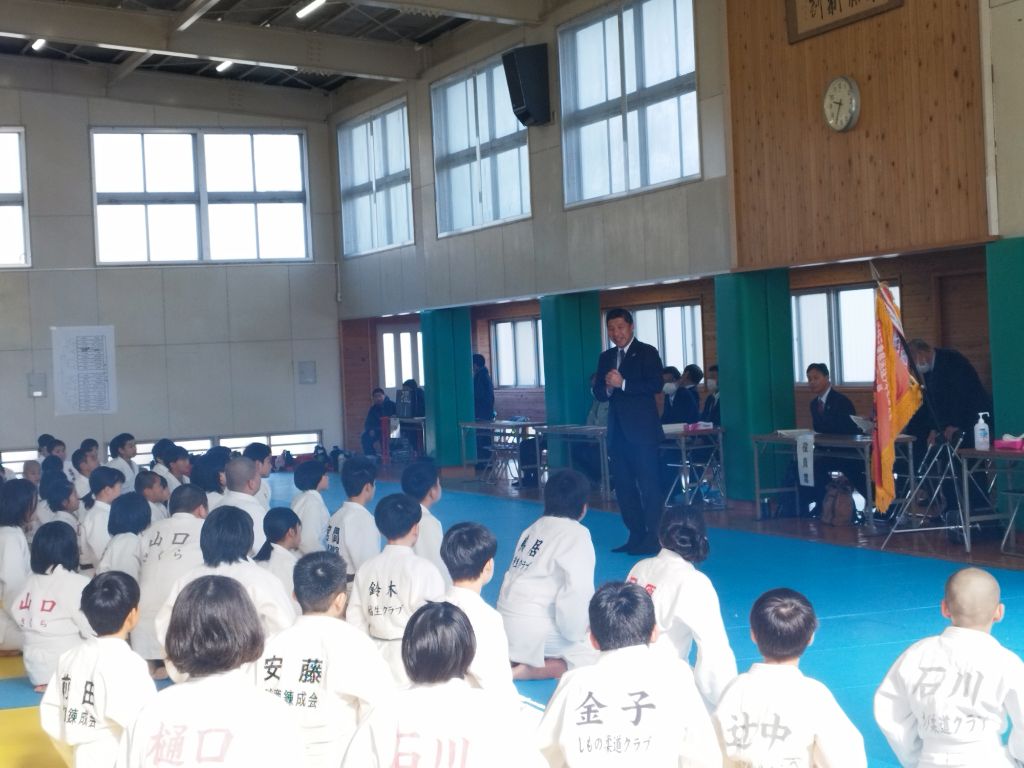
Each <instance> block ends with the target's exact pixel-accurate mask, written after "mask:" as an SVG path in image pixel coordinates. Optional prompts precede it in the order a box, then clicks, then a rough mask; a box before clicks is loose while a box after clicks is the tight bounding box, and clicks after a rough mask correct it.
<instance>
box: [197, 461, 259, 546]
mask: <svg viewBox="0 0 1024 768" xmlns="http://www.w3.org/2000/svg"><path fill="white" fill-rule="evenodd" d="M224 477H225V479H226V481H227V491H225V493H224V495H223V496H222V497H221V499H220V503H219V504H217V505H216V506H211V507H210V511H211V512H212V511H213V510H214V509H216V508H217V507H219V506H231V507H238V508H239V509H241V510H243V511H244V512H245V513H246V514H247V515H249V519H250V520H252V535H253V542H252V547H253V548H252V551H250V552H249V554H250V555H255V554H256V553H257V552H259V551H260V549H262V548H263V542H264V541H266V540H267V537H266V535H265V534H264V533H263V518H264V517H266V515H267V507H264V506H263V503H262V502H261V501H259V500H258V499H257V498H256V494H257V493H258V492H259V489H260V481H261V478H260V470H259V467H258V466H257V465H256V463H255V462H253V461H252V460H251V459H246V458H244V457H241V456H239V457H237V458H234V459H231V461H229V462H228V463H227V464H226V465H225V467H224Z"/></svg>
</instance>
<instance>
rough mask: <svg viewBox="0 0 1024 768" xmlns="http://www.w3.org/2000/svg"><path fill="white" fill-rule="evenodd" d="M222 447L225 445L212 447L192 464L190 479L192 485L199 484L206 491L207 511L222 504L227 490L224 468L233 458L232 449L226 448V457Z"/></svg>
mask: <svg viewBox="0 0 1024 768" xmlns="http://www.w3.org/2000/svg"><path fill="white" fill-rule="evenodd" d="M220 448H223V446H220V445H218V446H215V447H214V448H211V449H210V450H209V451H207V452H206V453H204V454H203V455H202V456H200V457H199V458H198V459H196V461H195V464H193V465H192V475H191V476H190V480H191V481H192V485H195V486H198V487H199V488H200V490H203V491H205V492H206V503H207V511H212V510H214V509H216V508H217V507H219V506H220V505H221V500H222V499H223V498H224V493H225V490H226V486H225V483H226V481H227V478H226V477H225V475H224V468H225V467H226V466H227V462H228V459H230V458H231V451H230V450H228V449H226V448H225V449H224V450H227V451H228V454H227V458H225V456H224V452H223V451H221V450H219V449H220Z"/></svg>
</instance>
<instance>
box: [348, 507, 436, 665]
mask: <svg viewBox="0 0 1024 768" xmlns="http://www.w3.org/2000/svg"><path fill="white" fill-rule="evenodd" d="M420 514H421V513H420V505H419V502H417V501H416V500H415V499H414V498H412V497H411V496H406V495H405V494H404V493H394V494H392V495H390V496H386V497H384V498H383V499H381V500H380V502H379V503H378V504H377V509H376V510H375V511H374V520H375V522H376V524H377V529H378V530H379V531H380V532H381V534H382V535H383V536H384V538H385V539H386V540H387V542H388V543H387V546H386V547H384V550H383V551H382V552H381V553H380V554H379V555H377V556H376V557H372V558H370V559H369V560H367V561H366V562H365V563H363V565H362V566H360V568H359V570H358V571H357V572H356V578H355V580H354V581H353V582H352V594H351V596H350V597H349V607H348V612H347V613H346V618H347V619H348V621H349V622H351V623H352V624H353V625H354V626H356V627H358V628H359V629H361V630H363V631H364V632H366V633H367V634H368V635H369V636H370V637H371V638H372V639H373V641H374V643H376V645H377V648H378V649H379V650H380V651H381V653H382V654H383V655H384V660H385V661H387V663H388V665H389V666H390V667H391V672H392V674H393V675H394V677H395V681H396V682H397V683H399V684H404V683H407V682H408V679H407V678H406V676H405V667H404V666H403V664H402V649H401V644H402V633H403V632H404V631H405V625H406V623H408V621H409V617H410V616H411V615H412V613H413V611H415V610H416V609H417V608H419V607H420V606H421V605H423V604H424V603H426V602H427V601H436V600H443V599H444V580H443V579H442V578H441V574H440V573H439V572H438V570H437V568H435V567H434V565H433V563H431V562H430V561H428V560H425V559H423V558H422V557H420V556H419V555H417V554H416V553H415V552H413V549H412V548H413V545H414V544H415V543H416V537H417V535H419V522H420Z"/></svg>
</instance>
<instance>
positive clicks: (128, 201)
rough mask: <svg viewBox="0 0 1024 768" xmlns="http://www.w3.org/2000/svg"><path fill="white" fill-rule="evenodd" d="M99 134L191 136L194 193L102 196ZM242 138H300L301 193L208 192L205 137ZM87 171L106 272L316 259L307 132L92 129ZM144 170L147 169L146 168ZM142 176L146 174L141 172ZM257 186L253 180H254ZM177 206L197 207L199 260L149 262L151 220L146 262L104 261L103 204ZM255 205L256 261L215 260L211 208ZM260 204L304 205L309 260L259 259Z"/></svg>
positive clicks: (97, 243)
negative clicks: (98, 182) (111, 269)
mask: <svg viewBox="0 0 1024 768" xmlns="http://www.w3.org/2000/svg"><path fill="white" fill-rule="evenodd" d="M97 134H139V135H141V136H144V135H146V134H174V135H189V136H191V137H192V168H193V178H194V180H195V190H194V191H193V192H98V191H97V189H96V152H95V142H94V137H95V136H96V135H97ZM229 134H235V135H238V134H244V135H248V136H250V137H251V138H253V137H256V136H265V135H271V136H274V135H287V136H297V137H298V139H299V160H300V162H301V164H302V165H301V168H300V176H301V179H302V190H301V191H298V192H284V191H274V192H258V191H256V190H255V189H254V190H253V191H252V192H210V191H209V190H208V189H207V187H206V164H205V162H204V161H205V156H206V155H205V140H204V139H205V137H206V136H210V135H229ZM89 163H90V164H89V169H90V174H91V175H92V213H93V244H94V247H95V249H96V250H95V253H96V260H95V261H96V266H97V267H102V268H107V267H126V266H131V267H138V266H149V265H154V266H160V267H173V266H192V265H195V264H221V265H225V264H250V265H251V264H304V263H311V262H312V261H313V260H314V259H313V232H312V211H311V210H310V208H311V205H310V195H309V192H310V179H309V136H308V133H307V131H306V129H305V128H245V127H234V128H232V127H223V128H220V127H218V128H186V127H183V128H175V127H148V126H113V127H109V126H93V127H91V128H90V129H89ZM143 167H144V166H143ZM253 170H254V180H255V153H254V152H253ZM143 172H144V171H143ZM254 186H255V181H254ZM174 203H179V204H180V203H191V204H194V205H195V206H196V245H197V247H196V258H195V259H192V260H172V261H159V260H152V259H150V258H149V256H150V252H151V243H150V237H149V217H148V215H147V217H146V259H145V260H137V261H116V262H115V261H100V237H99V206H100V205H144V206H149V205H160V204H174ZM223 203H252V204H253V206H254V211H253V216H254V219H253V221H254V235H255V241H256V253H257V258H255V259H214V258H212V257H211V256H210V218H209V207H210V205H211V204H213V205H217V204H223ZM260 203H301V204H302V206H303V217H302V218H303V228H304V230H305V231H304V237H303V247H304V251H305V256H304V257H303V258H301V259H287V258H286V259H272V258H266V259H263V258H259V250H260V242H259V208H258V207H257V206H258V205H259V204H260Z"/></svg>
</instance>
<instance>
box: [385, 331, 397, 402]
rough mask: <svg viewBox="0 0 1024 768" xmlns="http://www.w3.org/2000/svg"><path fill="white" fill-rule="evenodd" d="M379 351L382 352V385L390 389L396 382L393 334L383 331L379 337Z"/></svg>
mask: <svg viewBox="0 0 1024 768" xmlns="http://www.w3.org/2000/svg"><path fill="white" fill-rule="evenodd" d="M381 351H382V352H383V353H384V354H383V360H384V386H385V387H387V388H388V389H390V388H392V387H394V386H397V383H398V376H397V374H396V370H395V334H393V333H385V334H384V335H383V336H382V337H381Z"/></svg>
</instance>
